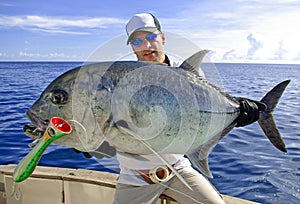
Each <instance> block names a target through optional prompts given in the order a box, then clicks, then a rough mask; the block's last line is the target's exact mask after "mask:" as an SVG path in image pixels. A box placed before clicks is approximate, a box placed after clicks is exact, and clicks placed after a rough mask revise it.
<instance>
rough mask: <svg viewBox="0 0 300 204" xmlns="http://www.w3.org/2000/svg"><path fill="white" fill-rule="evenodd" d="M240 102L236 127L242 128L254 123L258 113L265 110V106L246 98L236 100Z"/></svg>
mask: <svg viewBox="0 0 300 204" xmlns="http://www.w3.org/2000/svg"><path fill="white" fill-rule="evenodd" d="M236 99H237V100H238V101H239V102H240V115H239V116H238V118H237V119H236V122H237V124H236V127H243V126H246V125H249V124H251V123H254V122H256V121H257V120H258V118H259V113H260V112H262V111H264V110H266V109H267V106H266V104H264V103H262V102H259V101H253V100H250V99H246V98H236Z"/></svg>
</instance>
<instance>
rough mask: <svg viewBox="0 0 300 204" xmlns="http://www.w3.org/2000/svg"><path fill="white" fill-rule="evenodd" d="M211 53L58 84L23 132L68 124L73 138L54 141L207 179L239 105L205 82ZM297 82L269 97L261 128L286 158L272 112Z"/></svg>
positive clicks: (92, 68) (132, 64) (112, 67)
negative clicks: (187, 165)
mask: <svg viewBox="0 0 300 204" xmlns="http://www.w3.org/2000/svg"><path fill="white" fill-rule="evenodd" d="M206 53H207V51H206V50H202V51H199V52H197V53H196V54H194V55H192V56H191V57H190V58H188V59H187V60H185V61H184V62H183V63H182V64H181V65H180V66H179V67H169V66H165V65H164V64H153V63H149V62H138V61H116V62H98V63H91V64H86V65H82V66H80V67H77V68H74V69H72V70H70V71H68V72H66V73H64V74H62V75H61V76H59V77H58V78H56V79H55V80H54V81H53V82H52V83H50V85H49V86H48V87H47V88H46V89H45V90H44V91H43V93H42V94H41V96H40V98H39V99H38V100H37V101H36V102H35V103H34V104H33V105H32V106H31V107H30V108H29V110H28V111H27V116H28V118H29V119H30V120H31V121H32V123H33V124H32V125H26V126H25V127H24V132H25V134H27V135H28V136H30V137H38V136H40V135H43V132H44V131H45V129H46V127H47V125H48V123H49V120H50V118H52V117H61V118H63V119H65V120H67V121H68V122H69V123H70V124H71V125H72V129H73V131H72V133H71V134H70V135H67V136H64V137H62V138H60V139H58V140H56V141H55V143H56V144H59V145H64V146H70V147H73V148H75V149H78V150H80V151H84V152H91V151H96V150H97V151H99V152H101V153H103V154H104V155H110V156H113V155H114V154H115V152H116V151H119V152H125V153H130V154H133V155H137V156H139V155H147V154H156V155H158V156H159V155H161V154H185V155H187V156H188V157H189V159H190V160H191V162H192V163H193V164H194V165H195V167H196V168H198V169H199V170H200V171H202V172H203V173H204V174H206V175H207V176H211V173H210V171H209V168H208V165H207V157H208V154H209V152H210V151H211V150H212V148H213V147H214V146H215V145H216V144H217V143H218V141H219V140H220V139H221V138H222V137H223V136H224V135H226V134H227V133H228V132H229V131H230V130H231V129H232V128H233V127H235V125H236V119H237V118H238V116H239V114H240V109H239V102H238V100H237V98H235V97H232V96H230V95H228V94H226V93H225V92H223V91H222V90H221V89H220V88H218V87H216V86H215V85H213V84H211V83H210V82H208V81H207V80H206V79H205V78H204V77H203V76H201V75H199V73H198V72H197V69H198V68H199V65H200V64H201V61H202V59H203V57H204V56H205V54H206ZM289 82H290V81H289V80H287V81H284V82H281V83H280V84H278V85H277V86H275V87H274V88H273V89H272V90H271V91H270V92H269V93H267V94H266V95H265V96H264V97H263V98H262V99H261V102H262V103H264V104H266V106H267V108H266V110H265V111H263V112H261V113H260V116H259V120H258V122H259V124H260V126H261V127H262V129H263V131H264V132H265V134H266V136H267V137H268V138H269V140H270V141H271V142H272V144H273V145H274V146H276V147H277V148H278V149H280V150H281V151H284V152H286V148H285V144H284V142H283V141H282V139H281V136H280V133H279V131H278V129H277V127H276V125H275V122H274V119H273V115H272V112H273V110H274V108H275V106H276V104H277V102H278V100H279V98H280V97H281V95H282V93H283V91H284V89H285V88H286V86H287V85H288V83H289Z"/></svg>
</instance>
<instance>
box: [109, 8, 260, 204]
mask: <svg viewBox="0 0 300 204" xmlns="http://www.w3.org/2000/svg"><path fill="white" fill-rule="evenodd" d="M126 32H127V35H128V40H127V44H130V45H131V47H132V50H133V51H134V53H135V55H136V57H137V59H138V60H139V61H151V62H156V63H164V64H166V65H168V66H171V65H170V60H169V58H168V56H167V55H165V53H164V44H165V42H166V37H165V34H164V33H163V32H162V30H161V26H160V23H159V21H158V20H157V19H156V18H155V17H154V16H153V15H152V14H150V13H141V14H136V15H134V16H133V17H132V18H131V19H130V20H129V22H128V23H127V25H126ZM245 103H246V105H245ZM241 104H243V105H244V106H245V109H247V110H248V112H247V111H244V112H243V111H242V110H241V112H242V114H241V117H240V118H241V120H238V121H237V122H238V124H239V125H238V126H244V125H246V124H250V123H252V122H254V121H256V120H257V119H258V114H259V108H258V107H257V105H256V103H255V102H251V101H246V102H245V101H244V100H242V99H241ZM249 104H250V105H249ZM244 106H243V107H244ZM244 113H245V114H244ZM161 156H162V157H163V158H164V160H165V161H167V162H168V163H169V164H170V165H172V166H173V167H174V168H175V169H176V171H177V172H178V173H179V174H180V175H181V176H182V178H183V179H184V180H185V181H186V182H187V183H188V184H189V186H190V187H192V189H193V190H190V189H189V188H188V187H187V186H186V185H185V184H184V183H183V182H182V181H180V179H179V178H178V177H177V176H174V174H173V173H172V172H171V170H170V169H169V168H168V167H166V165H165V163H164V162H165V161H162V160H161V159H160V158H158V157H157V156H156V155H139V157H137V156H135V155H130V154H126V153H120V152H119V153H117V159H118V161H119V163H120V170H121V171H120V175H119V178H118V184H117V189H116V194H115V199H114V203H115V204H127V203H132V204H140V203H147V204H148V203H153V204H155V203H156V202H157V200H158V198H159V196H160V195H161V194H165V195H167V196H170V197H172V198H173V199H175V200H176V201H177V202H179V203H205V204H208V203H214V204H215V203H220V204H221V203H225V202H224V200H223V199H222V196H221V195H220V194H219V193H218V191H217V190H216V189H215V188H214V187H213V186H212V184H211V183H210V182H209V181H208V180H207V179H206V178H205V177H204V176H202V175H201V174H200V173H199V172H197V171H196V170H194V169H193V168H192V166H191V163H190V162H189V160H188V159H187V158H185V157H184V155H178V154H163V155H161Z"/></svg>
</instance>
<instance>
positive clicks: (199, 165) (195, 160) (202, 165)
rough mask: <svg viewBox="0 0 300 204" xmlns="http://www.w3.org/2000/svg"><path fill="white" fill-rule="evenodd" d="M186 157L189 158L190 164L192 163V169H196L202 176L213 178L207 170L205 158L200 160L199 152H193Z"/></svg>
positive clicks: (206, 159)
mask: <svg viewBox="0 0 300 204" xmlns="http://www.w3.org/2000/svg"><path fill="white" fill-rule="evenodd" d="M187 157H188V158H189V160H190V162H192V164H193V165H194V167H195V168H196V169H198V170H199V171H200V172H201V173H202V174H204V175H205V176H207V177H209V178H213V175H212V173H211V171H210V169H209V165H208V158H207V157H206V158H204V159H202V160H200V158H199V152H194V153H192V154H189V155H187Z"/></svg>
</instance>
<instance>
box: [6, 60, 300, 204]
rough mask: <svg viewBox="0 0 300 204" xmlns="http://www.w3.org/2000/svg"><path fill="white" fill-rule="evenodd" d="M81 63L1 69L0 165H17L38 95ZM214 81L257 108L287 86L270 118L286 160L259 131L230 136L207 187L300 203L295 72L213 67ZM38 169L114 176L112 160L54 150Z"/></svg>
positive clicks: (299, 80) (299, 79)
mask: <svg viewBox="0 0 300 204" xmlns="http://www.w3.org/2000/svg"><path fill="white" fill-rule="evenodd" d="M80 64H81V63H79V62H0V72H1V75H0V82H1V83H0V144H1V145H0V165H6V164H17V163H18V162H19V161H20V160H21V159H22V158H23V157H24V156H25V155H26V154H27V153H28V152H29V151H30V148H29V147H28V144H30V143H31V142H32V139H31V138H29V137H26V136H25V135H24V134H23V126H24V125H25V124H27V123H29V120H28V119H27V118H26V115H25V112H26V110H27V109H28V108H29V107H30V106H31V105H32V104H33V102H34V101H35V100H36V99H37V98H38V97H39V95H40V94H41V93H42V91H43V89H44V88H45V87H46V86H47V85H48V84H49V83H50V82H51V81H52V80H53V79H55V78H56V77H58V76H59V75H60V74H62V73H64V72H65V71H67V70H69V69H72V68H74V67H75V66H78V65H80ZM215 67H216V71H217V72H218V74H217V75H218V76H219V78H218V80H216V79H215V75H214V74H212V75H211V76H209V74H208V76H207V77H208V78H210V77H211V79H212V81H214V80H216V82H217V83H218V84H219V85H221V84H222V87H223V89H224V90H225V91H226V92H227V93H229V94H231V95H234V96H240V97H248V98H251V99H255V100H258V99H260V98H261V97H262V96H264V94H265V93H267V92H268V91H269V90H270V89H271V88H272V87H273V86H275V85H276V84H278V83H279V82H281V81H284V80H286V79H290V80H291V83H290V84H289V85H288V87H287V89H286V91H285V92H284V94H283V96H282V98H281V100H280V102H279V103H278V105H277V109H276V110H275V112H274V116H275V120H276V123H277V125H278V128H279V131H280V132H281V134H282V137H283V139H284V141H285V143H286V146H287V150H288V153H282V152H280V151H279V150H277V149H275V148H274V147H273V145H272V144H271V143H270V142H269V141H268V139H267V138H266V137H265V136H264V133H263V132H262V130H261V129H260V127H259V125H258V124H257V123H254V124H251V125H249V126H247V127H243V128H236V129H234V130H233V131H231V132H230V133H229V134H228V135H227V136H226V137H225V138H223V139H222V140H221V141H220V142H219V144H218V145H217V146H216V147H215V148H214V150H213V151H212V153H211V154H210V156H209V164H210V168H211V171H212V173H213V175H214V178H213V179H210V181H211V182H212V183H213V184H214V185H215V187H216V188H217V189H218V190H219V191H220V192H221V193H223V194H227V195H231V196H236V197H239V198H243V199H249V200H252V201H256V202H260V203H270V204H277V203H278V204H283V203H299V202H300V65H292V64H237V63H236V64H227V63H226V64H225V63H224V64H223V63H217V64H215ZM39 165H40V166H55V167H65V168H83V169H92V170H97V171H106V172H114V173H118V171H119V169H118V162H117V161H116V159H115V158H109V159H108V158H105V159H101V160H99V159H96V158H91V159H88V158H85V157H84V156H83V155H82V154H77V153H75V152H74V151H73V150H72V149H71V148H69V147H61V146H57V145H51V146H50V147H49V148H48V149H47V150H46V152H45V153H44V155H43V157H42V159H41V160H40V163H39Z"/></svg>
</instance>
